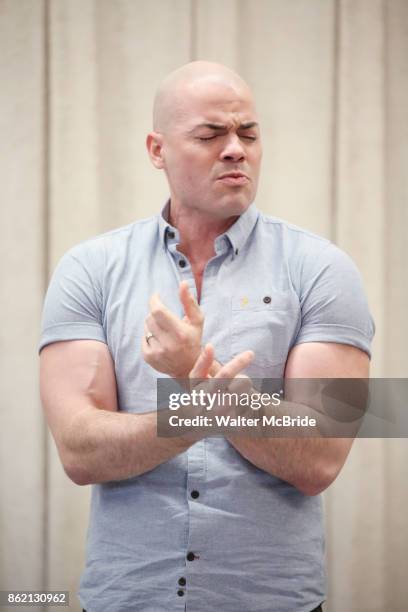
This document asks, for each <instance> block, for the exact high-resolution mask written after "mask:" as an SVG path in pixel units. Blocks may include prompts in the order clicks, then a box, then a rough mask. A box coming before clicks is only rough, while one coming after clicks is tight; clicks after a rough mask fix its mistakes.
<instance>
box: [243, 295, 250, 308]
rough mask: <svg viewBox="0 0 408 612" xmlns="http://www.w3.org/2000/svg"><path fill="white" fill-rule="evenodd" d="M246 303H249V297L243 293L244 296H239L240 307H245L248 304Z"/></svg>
mask: <svg viewBox="0 0 408 612" xmlns="http://www.w3.org/2000/svg"><path fill="white" fill-rule="evenodd" d="M248 304H249V299H248V298H247V296H246V295H245V296H244V297H242V298H241V308H245V306H248Z"/></svg>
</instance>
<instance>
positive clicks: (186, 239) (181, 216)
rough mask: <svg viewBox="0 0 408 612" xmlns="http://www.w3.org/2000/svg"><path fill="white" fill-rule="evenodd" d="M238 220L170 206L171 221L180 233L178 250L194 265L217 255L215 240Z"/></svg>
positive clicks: (203, 263)
mask: <svg viewBox="0 0 408 612" xmlns="http://www.w3.org/2000/svg"><path fill="white" fill-rule="evenodd" d="M237 219H238V217H237V216H234V217H228V218H226V219H218V218H214V217H211V216H209V215H207V214H205V213H203V212H202V211H198V210H193V209H185V208H181V207H179V208H176V207H175V210H173V207H172V205H170V216H169V221H170V223H171V224H172V225H173V226H174V227H177V229H178V231H179V233H180V243H179V245H178V247H177V249H178V250H179V251H180V252H181V253H184V254H185V255H186V256H187V257H188V259H189V260H190V262H191V263H192V264H198V265H200V263H201V264H202V266H203V267H204V266H205V264H206V262H207V261H208V260H209V259H211V257H213V256H214V255H215V251H214V240H215V239H216V238H217V236H220V235H221V234H223V233H224V232H226V231H227V229H228V228H230V227H231V225H233V224H234V223H235V221H236V220H237Z"/></svg>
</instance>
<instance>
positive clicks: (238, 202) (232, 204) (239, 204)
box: [219, 198, 252, 217]
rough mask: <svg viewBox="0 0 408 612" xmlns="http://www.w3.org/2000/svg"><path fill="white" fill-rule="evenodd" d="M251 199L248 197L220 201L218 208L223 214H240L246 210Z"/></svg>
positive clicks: (231, 215) (229, 215)
mask: <svg viewBox="0 0 408 612" xmlns="http://www.w3.org/2000/svg"><path fill="white" fill-rule="evenodd" d="M251 202H252V200H249V199H248V198H234V199H231V200H230V201H224V202H220V206H219V210H222V211H223V216H225V217H233V216H236V215H242V214H243V213H244V212H245V211H246V210H248V208H249V206H250V205H251Z"/></svg>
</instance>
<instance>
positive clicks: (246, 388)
mask: <svg viewBox="0 0 408 612" xmlns="http://www.w3.org/2000/svg"><path fill="white" fill-rule="evenodd" d="M228 390H229V391H231V393H238V394H240V393H247V394H249V393H251V391H252V380H251V379H250V378H249V376H245V374H237V376H235V378H234V379H233V380H232V382H231V384H230V385H228Z"/></svg>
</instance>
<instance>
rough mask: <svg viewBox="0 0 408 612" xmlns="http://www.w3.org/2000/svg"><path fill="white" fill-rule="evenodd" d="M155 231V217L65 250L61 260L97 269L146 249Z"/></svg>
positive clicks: (99, 235)
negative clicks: (72, 261) (73, 261)
mask: <svg viewBox="0 0 408 612" xmlns="http://www.w3.org/2000/svg"><path fill="white" fill-rule="evenodd" d="M157 231H158V215H154V216H152V217H149V218H146V219H141V220H138V221H135V222H133V223H130V224H128V225H124V226H122V227H119V228H116V229H113V230H110V231H108V232H104V233H103V234H98V235H97V236H92V237H91V238H87V239H86V240H84V241H82V242H80V243H78V244H76V245H75V246H73V247H71V248H70V249H69V250H68V251H66V253H65V254H64V255H63V257H62V260H75V261H76V262H77V263H79V264H82V265H86V267H87V268H93V269H98V268H100V267H101V266H102V265H104V266H106V265H107V264H109V262H111V261H118V260H120V259H122V258H126V257H127V256H129V255H131V254H134V253H133V252H136V251H139V252H140V251H143V247H146V248H148V246H149V245H150V244H151V241H152V239H153V238H154V237H155V236H156V235H157ZM62 260H61V261H62Z"/></svg>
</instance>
